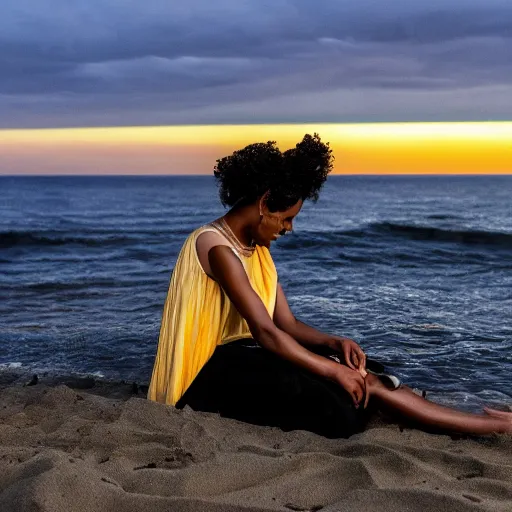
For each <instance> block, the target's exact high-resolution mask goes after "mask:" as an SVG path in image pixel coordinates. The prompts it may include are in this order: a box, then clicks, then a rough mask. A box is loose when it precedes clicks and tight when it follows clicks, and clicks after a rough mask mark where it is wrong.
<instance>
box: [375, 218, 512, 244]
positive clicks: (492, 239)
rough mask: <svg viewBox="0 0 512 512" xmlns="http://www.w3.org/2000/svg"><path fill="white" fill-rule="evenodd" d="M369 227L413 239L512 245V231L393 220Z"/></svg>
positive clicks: (387, 233)
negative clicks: (443, 226)
mask: <svg viewBox="0 0 512 512" xmlns="http://www.w3.org/2000/svg"><path fill="white" fill-rule="evenodd" d="M369 228H370V230H371V231H373V232H374V233H377V234H385V235H392V236H401V237H405V238H409V239H411V240H426V241H435V242H453V243H459V244H471V245H494V246H501V247H512V233H502V232H499V231H480V230H451V229H442V228H437V227H431V226H417V225H409V224H395V223H392V222H378V223H373V224H370V225H369Z"/></svg>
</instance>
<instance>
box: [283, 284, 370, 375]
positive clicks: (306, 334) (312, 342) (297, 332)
mask: <svg viewBox="0 0 512 512" xmlns="http://www.w3.org/2000/svg"><path fill="white" fill-rule="evenodd" d="M274 322H275V324H276V325H277V326H278V327H279V328H280V329H282V330H283V331H285V332H286V333H288V334H289V335H290V336H292V338H294V339H295V340H297V341H298V342H299V343H300V344H301V345H303V346H304V347H308V346H310V347H314V346H318V345H324V346H328V347H329V348H331V349H333V350H335V351H337V352H340V353H342V354H344V356H345V360H346V363H347V364H348V365H349V366H350V367H351V368H354V369H355V368H361V367H362V368H364V367H365V364H366V356H365V354H364V352H363V351H362V349H361V347H360V346H359V345H358V344H357V343H356V342H355V341H354V340H351V339H350V338H344V337H342V336H336V335H334V334H326V333H323V332H321V331H319V330H317V329H315V328H314V327H311V326H309V325H307V324H305V323H303V322H301V321H300V320H297V319H296V318H295V315H294V314H293V313H292V311H291V309H290V306H289V305H288V301H287V300H286V296H285V294H284V291H283V288H282V287H281V285H280V284H279V283H278V285H277V299H276V307H275V311H274Z"/></svg>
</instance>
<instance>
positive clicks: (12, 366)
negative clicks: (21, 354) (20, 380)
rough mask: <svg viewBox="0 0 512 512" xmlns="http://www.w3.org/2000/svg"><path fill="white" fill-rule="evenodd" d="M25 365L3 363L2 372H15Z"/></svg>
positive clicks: (1, 365) (0, 365) (0, 367)
mask: <svg viewBox="0 0 512 512" xmlns="http://www.w3.org/2000/svg"><path fill="white" fill-rule="evenodd" d="M22 366H23V363H18V362H12V363H1V364H0V370H15V369H17V368H21V367H22Z"/></svg>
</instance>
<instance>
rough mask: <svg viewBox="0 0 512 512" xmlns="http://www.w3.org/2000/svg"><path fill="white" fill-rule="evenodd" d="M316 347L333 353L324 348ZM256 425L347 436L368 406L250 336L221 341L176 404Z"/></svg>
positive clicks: (356, 428) (359, 423) (357, 429)
mask: <svg viewBox="0 0 512 512" xmlns="http://www.w3.org/2000/svg"><path fill="white" fill-rule="evenodd" d="M315 352H317V353H320V354H321V355H324V356H326V357H327V356H329V355H330V354H333V352H332V351H330V350H329V349H326V348H324V347H319V349H318V350H315ZM185 405H189V406H190V407H191V408H192V409H194V410H196V411H205V412H216V413H220V415H221V416H225V417H228V418H235V419H237V420H240V421H244V422H247V423H253V424H256V425H267V426H273V427H279V428H281V429H282V430H285V431H289V430H309V431H311V432H315V433H317V434H320V435H322V436H325V437H331V438H337V437H349V436H351V435H352V434H354V433H356V432H360V431H361V430H363V428H364V425H365V423H366V421H367V419H368V413H369V411H368V410H366V411H365V410H363V408H362V407H361V408H360V409H356V408H355V407H354V405H353V401H352V399H351V397H350V395H349V394H348V393H347V392H346V391H345V390H344V389H343V388H341V387H340V386H339V385H337V384H335V383H334V382H331V381H328V380H326V379H324V378H322V377H319V376H317V375H315V374H312V373H310V372H307V371H306V370H302V369H301V368H299V367H297V366H296V365H293V364H292V363H290V362H288V361H285V360H284V359H282V358H280V357H278V356H277V355H275V354H273V353H272V352H270V351H268V350H266V349H263V348H261V347H259V346H258V344H257V343H256V342H255V341H254V340H251V339H243V340H238V341H234V342H231V343H228V344H226V345H221V346H219V347H217V348H216V349H215V352H214V354H213V356H212V357H211V358H210V360H209V361H208V362H207V363H206V365H205V366H204V367H203V368H202V369H201V371H200V372H199V374H198V375H197V377H196V378H195V379H194V381H193V382H192V384H191V385H190V387H189V388H188V389H187V391H186V392H185V393H184V395H183V396H182V397H181V399H180V400H179V401H178V403H177V404H176V407H178V408H182V407H184V406H185Z"/></svg>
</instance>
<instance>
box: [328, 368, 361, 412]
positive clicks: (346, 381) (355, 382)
mask: <svg viewBox="0 0 512 512" xmlns="http://www.w3.org/2000/svg"><path fill="white" fill-rule="evenodd" d="M335 381H336V382H337V383H338V384H339V385H340V386H341V387H342V388H343V389H345V391H346V392H347V393H348V394H349V395H350V396H351V397H352V400H354V405H355V407H356V409H357V408H358V407H359V405H360V404H361V402H363V400H364V408H365V409H366V406H367V405H368V398H369V395H368V393H367V389H366V382H365V380H364V378H363V376H362V375H361V373H359V371H357V370H352V369H350V368H348V367H346V366H344V365H341V364H340V365H338V369H337V371H336V374H335Z"/></svg>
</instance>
